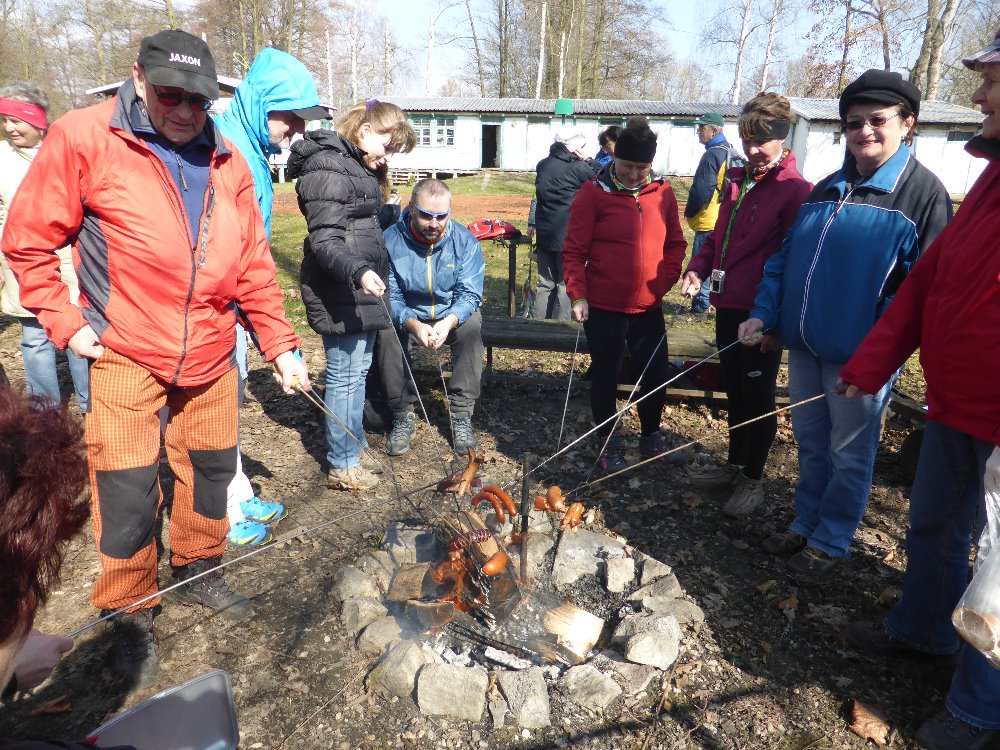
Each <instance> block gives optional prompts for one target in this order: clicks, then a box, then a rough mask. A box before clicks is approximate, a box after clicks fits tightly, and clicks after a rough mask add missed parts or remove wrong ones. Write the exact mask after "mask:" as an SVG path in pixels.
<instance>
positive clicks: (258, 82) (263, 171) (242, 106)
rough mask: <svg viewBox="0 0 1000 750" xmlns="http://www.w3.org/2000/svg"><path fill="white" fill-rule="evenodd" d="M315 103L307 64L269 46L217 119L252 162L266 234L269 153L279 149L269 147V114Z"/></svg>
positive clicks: (270, 188) (270, 187) (270, 199)
mask: <svg viewBox="0 0 1000 750" xmlns="http://www.w3.org/2000/svg"><path fill="white" fill-rule="evenodd" d="M319 103H320V101H319V94H318V93H316V84H315V83H313V79H312V75H310V73H309V71H308V70H306V66H305V65H303V64H302V63H301V62H299V61H298V60H296V59H295V58H294V57H292V56H291V55H289V54H288V53H287V52H282V51H281V50H277V49H273V48H271V47H268V48H267V49H263V50H261V52H260V54H259V55H257V57H256V58H255V59H254V61H253V65H251V66H250V70H249V71H248V72H247V76H246V78H244V79H243V82H242V83H241V84H240V85H239V86H238V87H237V88H236V95H235V96H234V97H233V101H232V103H231V104H230V105H229V109H227V110H226V111H225V113H224V114H222V115H221V116H220V117H218V118H217V119H216V121H215V124H216V125H217V126H218V128H219V130H221V131H222V134H223V135H224V136H225V137H226V138H228V139H229V140H230V141H231V142H232V144H233V145H234V146H236V148H237V150H239V152H240V153H241V154H243V158H244V159H246V160H247V163H248V164H249V165H250V171H251V172H252V173H253V184H254V191H255V193H256V195H257V204H258V205H259V206H260V213H261V215H262V216H263V217H264V228H265V229H266V230H267V235H268V237H270V236H271V204H272V203H273V202H274V186H273V185H272V184H271V165H270V164H269V163H268V161H267V157H268V155H270V154H276V153H278V151H279V149H276V148H274V147H273V146H271V133H270V130H269V129H268V126H267V113H268V112H287V111H289V110H292V109H305V108H307V107H315V106H317V105H319Z"/></svg>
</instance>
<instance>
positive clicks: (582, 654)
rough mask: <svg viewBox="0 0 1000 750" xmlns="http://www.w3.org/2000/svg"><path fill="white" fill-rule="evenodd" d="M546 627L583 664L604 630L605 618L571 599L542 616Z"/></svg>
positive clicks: (557, 641)
mask: <svg viewBox="0 0 1000 750" xmlns="http://www.w3.org/2000/svg"><path fill="white" fill-rule="evenodd" d="M542 623H543V624H544V626H545V629H546V630H547V631H548V632H549V633H551V634H552V635H554V636H556V643H557V644H558V645H559V646H561V647H562V648H563V649H565V650H566V651H568V652H569V653H570V654H572V655H573V656H574V657H575V658H576V661H575V662H573V663H575V664H581V663H582V662H584V661H586V660H587V654H589V653H590V650H591V649H592V648H593V647H594V646H595V645H596V644H597V642H598V641H599V640H600V638H601V633H602V632H603V630H604V620H602V619H601V618H600V617H597V616H596V615H592V614H590V612H588V611H587V610H585V609H580V607H577V606H576V605H575V604H573V603H572V602H570V601H565V602H563V603H562V604H560V605H558V606H556V607H554V608H552V609H550V610H549V611H548V612H546V613H545V616H544V617H543V618H542Z"/></svg>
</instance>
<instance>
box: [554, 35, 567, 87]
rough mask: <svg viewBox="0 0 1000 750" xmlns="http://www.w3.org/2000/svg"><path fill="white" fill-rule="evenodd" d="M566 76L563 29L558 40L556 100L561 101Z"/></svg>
mask: <svg viewBox="0 0 1000 750" xmlns="http://www.w3.org/2000/svg"><path fill="white" fill-rule="evenodd" d="M565 76H566V29H563V32H562V37H560V39H559V86H558V88H557V91H558V93H557V94H556V98H557V99H562V95H563V79H564V78H565Z"/></svg>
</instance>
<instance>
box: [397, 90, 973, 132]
mask: <svg viewBox="0 0 1000 750" xmlns="http://www.w3.org/2000/svg"><path fill="white" fill-rule="evenodd" d="M384 99H385V100H386V101H389V102H392V103H393V104H396V105H398V106H399V107H401V108H402V109H404V110H406V111H407V112H469V113H477V114H520V115H552V114H553V111H554V110H555V99H513V98H508V99H501V98H498V97H479V96H465V97H451V96H387V97H384ZM789 101H790V102H791V104H792V111H793V112H794V113H795V114H797V115H798V116H799V117H802V118H803V119H806V120H829V121H832V122H836V121H838V120H839V119H840V113H839V110H838V107H837V100H836V99H804V98H801V97H789ZM573 109H574V112H575V114H576V115H583V116H592V117H593V116H608V117H628V116H629V115H647V116H649V117H698V116H700V115H704V114H707V113H709V112H714V113H716V114H719V115H722V116H723V117H727V118H730V119H733V120H735V119H736V118H737V117H739V114H740V106H739V105H738V104H714V103H710V102H656V101H646V100H643V99H574V100H573ZM553 116H554V115H553ZM982 121H983V115H982V114H980V113H979V112H977V111H976V110H974V109H971V108H969V107H963V106H961V105H958V104H950V103H948V102H938V101H925V102H922V103H921V105H920V122H922V123H925V124H931V123H935V124H948V125H978V124H979V123H981V122H982Z"/></svg>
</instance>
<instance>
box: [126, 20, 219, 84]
mask: <svg viewBox="0 0 1000 750" xmlns="http://www.w3.org/2000/svg"><path fill="white" fill-rule="evenodd" d="M136 62H137V63H139V65H141V66H142V68H143V71H144V72H145V75H146V80H147V81H149V82H150V83H152V84H154V85H156V86H176V87H177V88H182V89H184V90H185V91H190V92H192V93H195V94H201V95H202V96H204V97H205V98H206V99H218V98H219V81H218V78H217V77H216V74H215V60H214V59H212V53H211V51H210V50H209V49H208V44H206V43H205V41H204V40H203V39H199V38H198V37H196V36H194V35H193V34H189V33H187V32H186V31H181V30H180V29H167V30H165V31H160V32H158V33H156V34H153V35H152V36H147V37H146V38H145V39H143V40H142V44H140V45H139V57H138V58H137V59H136Z"/></svg>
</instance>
